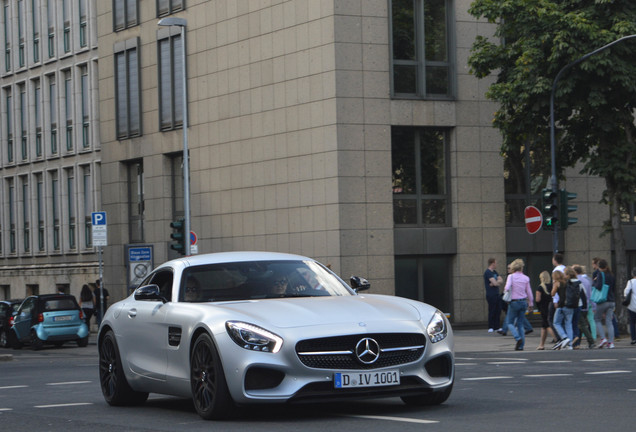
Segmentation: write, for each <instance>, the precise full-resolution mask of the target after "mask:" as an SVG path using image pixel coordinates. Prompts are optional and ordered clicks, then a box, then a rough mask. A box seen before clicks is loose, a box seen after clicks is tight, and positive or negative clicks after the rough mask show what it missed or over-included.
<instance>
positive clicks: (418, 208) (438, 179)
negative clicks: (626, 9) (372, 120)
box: [391, 127, 450, 226]
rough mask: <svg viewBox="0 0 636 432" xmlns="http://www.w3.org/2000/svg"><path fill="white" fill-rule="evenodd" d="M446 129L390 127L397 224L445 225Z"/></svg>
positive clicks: (446, 189) (446, 218)
mask: <svg viewBox="0 0 636 432" xmlns="http://www.w3.org/2000/svg"><path fill="white" fill-rule="evenodd" d="M447 141H448V132H447V131H446V130H443V129H432V128H409V127H394V128H393V129H392V130H391V159H392V175H393V219H394V222H395V224H396V225H411V226H447V225H448V224H449V221H450V217H449V206H448V203H449V197H448V192H447V191H448V181H449V179H448V175H447V173H448V167H447V160H448V157H447V152H448V145H447Z"/></svg>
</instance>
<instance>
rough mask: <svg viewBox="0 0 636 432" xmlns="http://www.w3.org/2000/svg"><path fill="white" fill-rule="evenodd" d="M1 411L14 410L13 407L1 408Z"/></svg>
mask: <svg viewBox="0 0 636 432" xmlns="http://www.w3.org/2000/svg"><path fill="white" fill-rule="evenodd" d="M0 411H13V408H0Z"/></svg>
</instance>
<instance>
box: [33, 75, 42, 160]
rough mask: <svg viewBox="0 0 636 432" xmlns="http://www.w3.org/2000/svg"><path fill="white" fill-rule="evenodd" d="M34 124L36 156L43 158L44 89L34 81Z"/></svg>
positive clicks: (38, 82) (37, 81) (38, 81)
mask: <svg viewBox="0 0 636 432" xmlns="http://www.w3.org/2000/svg"><path fill="white" fill-rule="evenodd" d="M33 123H34V126H35V156H36V157H37V158H41V157H42V89H41V87H40V80H39V79H37V80H34V81H33Z"/></svg>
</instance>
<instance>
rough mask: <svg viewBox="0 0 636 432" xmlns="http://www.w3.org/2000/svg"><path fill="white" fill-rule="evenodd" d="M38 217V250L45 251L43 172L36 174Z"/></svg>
mask: <svg viewBox="0 0 636 432" xmlns="http://www.w3.org/2000/svg"><path fill="white" fill-rule="evenodd" d="M35 182H36V192H35V193H36V195H37V197H36V200H37V212H38V214H37V217H38V251H39V252H44V215H45V212H44V184H43V183H42V174H36V175H35Z"/></svg>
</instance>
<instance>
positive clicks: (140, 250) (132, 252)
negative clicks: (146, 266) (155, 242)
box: [128, 246, 152, 261]
mask: <svg viewBox="0 0 636 432" xmlns="http://www.w3.org/2000/svg"><path fill="white" fill-rule="evenodd" d="M151 260H152V250H151V248H150V246H142V247H131V248H129V249H128V261H151Z"/></svg>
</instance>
